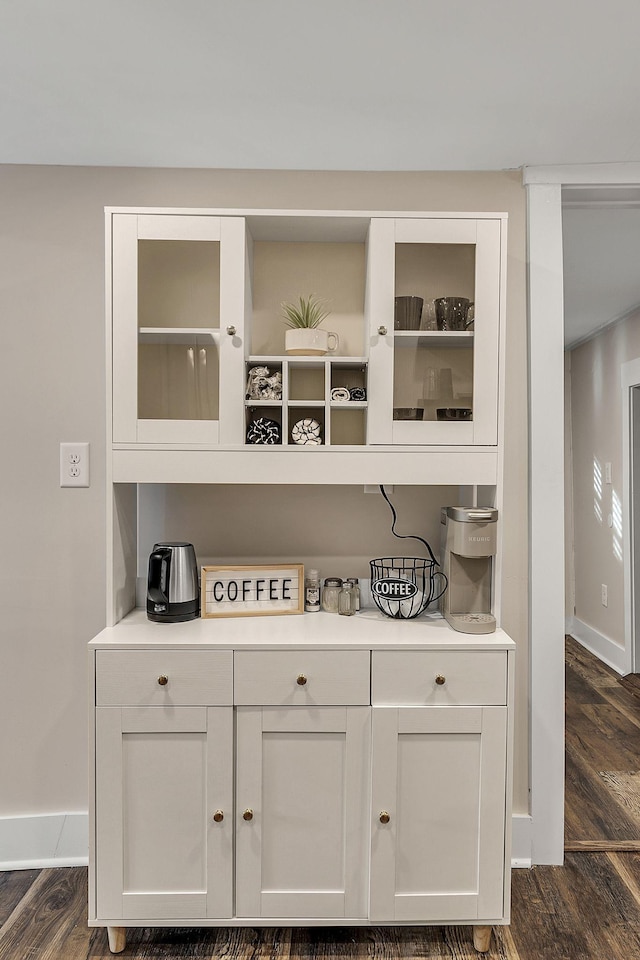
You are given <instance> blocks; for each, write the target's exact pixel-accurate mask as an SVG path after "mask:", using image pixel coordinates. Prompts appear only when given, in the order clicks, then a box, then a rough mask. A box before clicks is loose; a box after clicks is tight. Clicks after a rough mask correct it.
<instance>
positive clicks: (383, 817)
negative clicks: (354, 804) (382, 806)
mask: <svg viewBox="0 0 640 960" xmlns="http://www.w3.org/2000/svg"><path fill="white" fill-rule="evenodd" d="M389 820H391V817H390V816H389V814H388V813H387V811H386V810H383V811H382V812H381V813H380V823H389Z"/></svg>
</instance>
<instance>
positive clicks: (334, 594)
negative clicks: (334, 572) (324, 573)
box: [322, 577, 342, 613]
mask: <svg viewBox="0 0 640 960" xmlns="http://www.w3.org/2000/svg"><path fill="white" fill-rule="evenodd" d="M341 589H342V579H341V578H340V577H326V579H325V581H324V587H323V588H322V609H323V610H326V611H327V613H337V612H338V595H339V593H340V590H341Z"/></svg>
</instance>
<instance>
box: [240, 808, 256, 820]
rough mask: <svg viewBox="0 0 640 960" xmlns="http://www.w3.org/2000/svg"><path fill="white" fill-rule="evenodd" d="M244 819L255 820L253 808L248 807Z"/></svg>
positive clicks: (243, 815)
mask: <svg viewBox="0 0 640 960" xmlns="http://www.w3.org/2000/svg"><path fill="white" fill-rule="evenodd" d="M242 819H243V820H253V810H250V809H249V808H248V807H247V809H246V810H245V812H244V813H243V814H242Z"/></svg>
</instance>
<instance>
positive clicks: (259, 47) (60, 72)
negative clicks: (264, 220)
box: [0, 0, 640, 170]
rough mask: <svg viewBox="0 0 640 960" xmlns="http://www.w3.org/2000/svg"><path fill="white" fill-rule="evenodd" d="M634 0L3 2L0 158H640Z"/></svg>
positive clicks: (301, 164) (220, 161)
mask: <svg viewBox="0 0 640 960" xmlns="http://www.w3.org/2000/svg"><path fill="white" fill-rule="evenodd" d="M639 35H640V4H639V3H638V2H637V0H608V2H607V4H606V5H605V4H602V3H597V4H596V3H594V2H592V0H583V3H582V4H580V5H578V6H576V4H575V3H573V2H569V0H537V2H536V3H535V4H531V3H527V4H525V3H522V2H521V0H483V2H482V3H478V2H471V0H315V2H314V0H90V2H87V0H1V2H0V90H1V91H2V93H1V95H0V131H2V134H1V137H0V162H7V163H63V164H67V163H71V164H107V165H110V164H119V165H123V164H124V165H129V164H130V165H143V166H147V165H148V166H186V167H192V166H203V167H239V168H280V169H316V168H322V169H338V170H341V169H342V170H346V169H349V170H354V169H355V170H416V169H417V170H468V169H504V168H508V167H519V166H521V165H522V164H547V163H549V164H551V163H553V164H555V163H586V162H596V161H616V160H617V161H625V160H637V159H639V158H640V124H639V123H638V103H639V102H640V70H639V68H638V36H639Z"/></svg>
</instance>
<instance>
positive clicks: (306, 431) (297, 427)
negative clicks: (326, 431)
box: [291, 417, 322, 446]
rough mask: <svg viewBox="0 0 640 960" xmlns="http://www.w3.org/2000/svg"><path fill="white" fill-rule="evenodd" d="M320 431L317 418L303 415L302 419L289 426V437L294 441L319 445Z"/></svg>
mask: <svg viewBox="0 0 640 960" xmlns="http://www.w3.org/2000/svg"><path fill="white" fill-rule="evenodd" d="M321 434H322V431H321V428H320V424H319V423H318V421H317V420H312V419H311V418H310V417H305V419H304V420H298V422H297V423H294V425H293V427H292V428H291V439H292V440H293V442H294V443H300V444H303V443H304V444H307V445H311V446H313V445H316V446H317V445H319V444H321V443H322V435H321Z"/></svg>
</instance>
